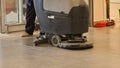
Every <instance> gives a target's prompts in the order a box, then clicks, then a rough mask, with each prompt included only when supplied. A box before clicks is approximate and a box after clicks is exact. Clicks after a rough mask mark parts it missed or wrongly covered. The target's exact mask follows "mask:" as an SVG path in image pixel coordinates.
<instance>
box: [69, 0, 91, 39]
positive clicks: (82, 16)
mask: <svg viewBox="0 0 120 68" xmlns="http://www.w3.org/2000/svg"><path fill="white" fill-rule="evenodd" d="M68 16H69V17H70V18H71V21H72V23H75V25H76V24H77V25H76V26H75V27H80V25H81V24H82V26H83V28H85V27H86V25H87V27H88V24H89V9H88V6H87V4H86V2H85V1H84V0H80V1H79V5H78V6H74V7H72V8H71V10H70V12H69V14H68ZM83 22H84V24H83ZM73 26H74V25H73ZM84 26H85V27H84ZM75 30H78V29H75ZM82 35H83V33H81V34H73V35H70V36H69V37H70V38H73V37H74V36H79V37H82Z"/></svg>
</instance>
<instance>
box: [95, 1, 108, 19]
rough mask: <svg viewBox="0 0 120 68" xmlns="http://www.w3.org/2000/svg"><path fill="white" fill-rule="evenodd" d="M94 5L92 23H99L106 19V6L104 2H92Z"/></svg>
mask: <svg viewBox="0 0 120 68" xmlns="http://www.w3.org/2000/svg"><path fill="white" fill-rule="evenodd" d="M93 3H94V7H93V9H94V21H101V20H105V19H106V5H105V3H106V2H105V0H93Z"/></svg>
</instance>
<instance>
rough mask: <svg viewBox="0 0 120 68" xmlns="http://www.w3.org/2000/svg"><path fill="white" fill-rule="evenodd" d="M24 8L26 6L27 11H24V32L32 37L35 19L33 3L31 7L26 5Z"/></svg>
mask: <svg viewBox="0 0 120 68" xmlns="http://www.w3.org/2000/svg"><path fill="white" fill-rule="evenodd" d="M26 6H27V9H26V26H25V31H26V32H27V33H29V34H31V35H32V34H33V32H34V29H35V18H36V13H35V9H34V4H33V1H32V3H31V5H26Z"/></svg>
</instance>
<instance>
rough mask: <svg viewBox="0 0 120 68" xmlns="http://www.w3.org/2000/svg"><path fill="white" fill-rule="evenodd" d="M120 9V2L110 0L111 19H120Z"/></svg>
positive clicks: (119, 0) (118, 0)
mask: <svg viewBox="0 0 120 68" xmlns="http://www.w3.org/2000/svg"><path fill="white" fill-rule="evenodd" d="M119 9H120V0H110V17H111V18H112V19H116V18H120V17H119V11H118V10H119Z"/></svg>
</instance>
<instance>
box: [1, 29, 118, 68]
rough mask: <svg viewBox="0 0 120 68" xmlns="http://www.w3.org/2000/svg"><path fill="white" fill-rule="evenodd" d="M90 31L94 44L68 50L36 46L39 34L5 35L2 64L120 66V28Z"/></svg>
mask: <svg viewBox="0 0 120 68" xmlns="http://www.w3.org/2000/svg"><path fill="white" fill-rule="evenodd" d="M86 35H87V36H88V40H89V41H90V42H93V43H94V48H92V49H87V50H67V49H61V48H57V47H53V46H51V45H50V44H42V45H39V46H37V47H35V46H34V44H33V40H34V39H35V37H26V38H21V37H20V36H18V35H16V36H11V37H6V38H5V37H4V38H2V37H1V38H0V68H120V29H118V28H112V27H105V28H91V29H90V32H89V33H88V34H86Z"/></svg>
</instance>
